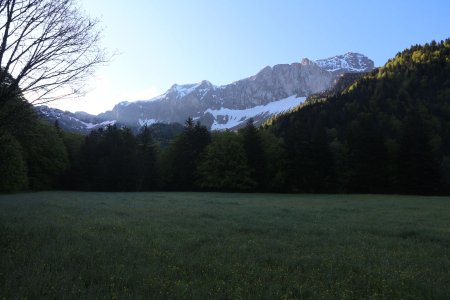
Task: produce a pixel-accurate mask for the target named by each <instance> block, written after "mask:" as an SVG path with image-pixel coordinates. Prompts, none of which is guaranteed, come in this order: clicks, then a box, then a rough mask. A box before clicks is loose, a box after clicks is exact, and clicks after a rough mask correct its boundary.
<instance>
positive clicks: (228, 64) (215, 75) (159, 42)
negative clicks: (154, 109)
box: [53, 0, 450, 113]
mask: <svg viewBox="0 0 450 300" xmlns="http://www.w3.org/2000/svg"><path fill="white" fill-rule="evenodd" d="M80 5H81V6H82V7H83V9H84V10H85V11H86V13H87V14H89V15H90V16H93V17H99V18H100V19H101V24H102V27H103V29H104V32H103V35H104V39H103V45H104V46H105V47H106V48H108V49H109V50H110V51H111V52H113V51H118V52H120V54H119V55H117V56H116V57H115V58H114V60H113V61H112V62H111V63H109V65H108V66H105V67H102V68H100V69H99V70H98V72H97V73H96V78H93V79H92V80H91V81H90V87H91V89H92V91H91V92H90V93H89V94H88V95H87V97H86V98H85V99H78V100H70V101H60V102H55V103H54V104H53V106H57V107H59V108H63V109H68V110H71V111H75V110H84V111H87V112H90V113H98V112H102V111H106V110H110V109H112V107H113V106H114V104H116V103H118V102H120V101H122V100H129V101H130V100H146V99H149V98H151V97H153V96H156V95H158V94H161V93H163V92H165V91H166V90H167V89H168V88H170V86H171V85H172V84H174V83H178V84H183V83H195V82H198V81H201V80H203V79H207V80H209V81H211V82H212V83H213V84H216V85H223V84H227V83H231V82H233V81H236V80H238V79H242V78H245V77H248V76H251V75H253V74H255V73H256V72H258V71H259V70H260V69H262V68H263V67H265V66H267V65H275V64H279V63H292V62H298V61H300V60H301V59H302V58H303V57H308V58H310V59H320V58H326V57H330V56H334V55H337V54H343V53H346V52H349V51H352V52H360V53H363V54H365V55H367V56H368V57H370V58H371V59H373V60H374V61H375V65H376V66H381V65H383V64H384V63H385V62H386V61H387V60H388V59H389V58H391V57H393V56H394V55H395V54H396V53H397V52H399V51H401V50H403V49H405V48H407V47H409V46H410V45H413V44H422V43H426V42H429V41H431V40H433V39H435V40H442V39H445V38H448V37H450V1H448V0H427V1H417V0H410V1H406V0H405V1H402V0H398V1H397V0H389V1H386V0H373V1H369V0H340V1H331V0H330V1H325V0H311V1H310V0H133V1H123V0H80Z"/></svg>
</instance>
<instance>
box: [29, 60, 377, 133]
mask: <svg viewBox="0 0 450 300" xmlns="http://www.w3.org/2000/svg"><path fill="white" fill-rule="evenodd" d="M373 68H374V63H373V61H372V60H370V59H369V58H368V57H366V56H364V55H362V54H359V53H351V52H350V53H347V54H344V55H338V56H334V57H331V58H327V59H321V60H317V61H312V60H309V59H307V58H304V59H302V60H301V62H299V63H292V64H280V65H275V66H273V67H269V66H268V67H265V68H263V69H262V70H261V71H259V72H258V73H257V74H256V75H254V76H251V77H249V78H245V79H242V80H238V81H236V82H233V83H231V84H228V85H223V86H215V85H213V84H212V83H210V82H209V81H206V80H204V81H202V82H199V83H196V84H184V85H178V84H174V85H173V86H172V87H171V88H170V89H169V90H168V91H167V92H165V93H164V94H162V95H160V96H157V97H155V98H153V99H149V100H145V101H135V102H121V103H119V104H117V105H116V106H114V108H113V109H112V110H111V111H107V112H104V113H101V114H99V115H98V116H92V115H87V114H85V113H84V114H83V113H76V114H74V113H70V112H62V111H58V110H55V109H51V108H48V107H45V106H41V107H38V108H37V109H38V112H40V114H41V115H43V116H45V117H46V118H47V119H49V120H50V121H52V122H54V120H55V119H58V121H59V123H60V126H61V127H62V128H63V129H65V130H70V131H78V132H87V131H89V130H91V129H93V128H98V127H101V126H104V125H108V124H114V123H118V124H121V125H125V126H128V127H131V128H139V127H141V126H144V125H151V124H154V123H181V124H183V123H184V121H185V120H186V119H187V118H188V117H192V118H193V119H194V120H198V121H200V122H201V123H202V124H203V125H206V126H207V127H208V128H210V129H211V130H224V129H236V128H239V127H240V126H243V125H244V124H245V123H246V122H247V121H248V120H249V119H250V118H252V119H253V120H254V121H255V122H256V124H260V123H261V122H263V121H264V120H267V119H268V118H270V117H271V116H273V115H276V114H279V113H282V112H284V111H287V110H290V109H292V108H294V107H296V106H298V105H299V104H301V103H302V102H303V101H304V100H305V99H306V97H308V96H309V95H311V94H314V93H317V92H321V91H324V90H327V89H329V88H331V87H332V86H333V83H334V82H335V81H336V79H337V78H338V77H339V76H340V75H341V74H344V73H359V72H369V71H371V70H372V69H373ZM71 124H73V126H71Z"/></svg>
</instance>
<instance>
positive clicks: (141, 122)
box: [138, 119, 160, 127]
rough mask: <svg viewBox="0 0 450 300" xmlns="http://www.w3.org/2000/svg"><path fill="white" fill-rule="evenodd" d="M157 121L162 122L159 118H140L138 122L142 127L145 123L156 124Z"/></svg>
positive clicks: (148, 124)
mask: <svg viewBox="0 0 450 300" xmlns="http://www.w3.org/2000/svg"><path fill="white" fill-rule="evenodd" d="M156 123H160V122H158V120H156V119H139V120H138V124H139V126H141V127H142V126H145V125H147V126H150V125H152V124H156Z"/></svg>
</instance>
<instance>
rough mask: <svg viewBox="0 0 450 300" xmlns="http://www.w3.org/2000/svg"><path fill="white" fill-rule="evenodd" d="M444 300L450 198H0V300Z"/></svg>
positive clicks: (449, 267)
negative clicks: (187, 299)
mask: <svg viewBox="0 0 450 300" xmlns="http://www.w3.org/2000/svg"><path fill="white" fill-rule="evenodd" d="M3 298H4V299H11V298H29V299H38V298H57V299H60V298H66V299H71V298H113V299H128V298H149V299H158V298H172V299H173V298H175V299H180V298H181V299H186V298H193V299H205V298H211V299H230V298H231V299H239V298H244V299H249V298H254V299H308V298H313V299H355V298H357V299H363V298H364V299H400V298H401V299H450V198H449V197H416V196H379V195H275V194H221V193H81V192H41V193H29V194H16V195H0V299H3Z"/></svg>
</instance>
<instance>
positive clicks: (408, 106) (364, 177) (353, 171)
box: [268, 39, 450, 194]
mask: <svg viewBox="0 0 450 300" xmlns="http://www.w3.org/2000/svg"><path fill="white" fill-rule="evenodd" d="M313 100H314V97H312V100H311V101H308V102H307V103H306V104H305V105H303V106H302V107H301V108H300V109H298V110H297V111H295V112H293V113H289V114H285V115H282V116H279V117H277V118H275V120H272V125H271V126H268V128H270V130H272V131H273V132H274V133H275V134H276V135H278V136H280V137H282V138H283V139H284V141H285V145H286V150H287V153H288V161H290V162H292V163H291V164H290V165H289V166H288V170H287V172H288V176H287V177H288V178H289V181H290V182H289V185H290V186H291V188H292V189H293V190H297V191H308V192H312V191H315V192H317V191H321V192H325V191H330V190H331V191H336V190H337V191H341V192H356V193H407V194H411V193H412V194H436V193H450V122H449V120H450V39H448V40H446V41H443V42H441V43H436V42H432V43H431V44H426V45H424V46H413V47H411V48H410V49H406V50H404V51H403V52H401V53H399V54H397V55H396V57H395V58H393V59H391V60H390V61H388V62H387V63H386V65H385V66H384V67H382V68H379V69H376V70H374V71H372V72H370V73H369V74H366V75H364V76H363V77H362V78H360V79H358V80H357V81H356V82H354V83H353V84H351V85H350V86H348V85H347V87H346V88H345V89H344V90H343V91H340V92H335V93H330V94H328V95H327V94H324V95H319V96H318V97H317V98H315V101H313ZM324 161H328V162H329V163H327V164H325V165H324V164H323V162H324ZM307 188H308V189H307Z"/></svg>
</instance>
